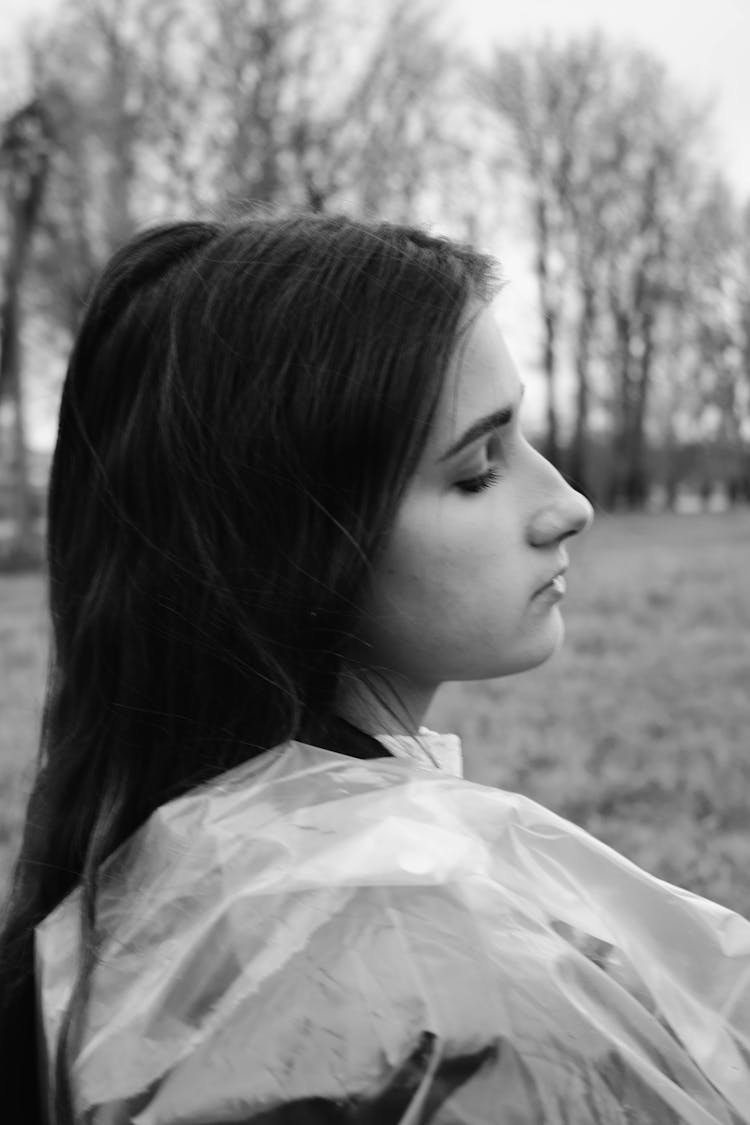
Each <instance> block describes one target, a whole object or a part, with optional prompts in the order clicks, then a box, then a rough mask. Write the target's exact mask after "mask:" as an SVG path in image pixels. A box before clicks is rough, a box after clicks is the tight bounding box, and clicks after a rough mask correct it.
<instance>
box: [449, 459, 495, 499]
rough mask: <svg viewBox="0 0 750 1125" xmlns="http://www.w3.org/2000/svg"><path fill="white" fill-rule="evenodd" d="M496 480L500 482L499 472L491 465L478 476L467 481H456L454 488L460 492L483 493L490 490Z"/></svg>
mask: <svg viewBox="0 0 750 1125" xmlns="http://www.w3.org/2000/svg"><path fill="white" fill-rule="evenodd" d="M498 480H500V470H499V469H498V468H497V466H496V465H492V466H491V467H490V468H489V469H487V471H486V472H485V473H480V475H479V476H476V477H470V478H469V479H468V480H459V481H456V488H457V489H459V491H460V492H467V493H469V494H476V493H477V492H484V490H485V489H486V488H491V487H492V485H493V484H495V483H496V481H498Z"/></svg>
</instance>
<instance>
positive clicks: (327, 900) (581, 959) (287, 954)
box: [43, 743, 750, 1125]
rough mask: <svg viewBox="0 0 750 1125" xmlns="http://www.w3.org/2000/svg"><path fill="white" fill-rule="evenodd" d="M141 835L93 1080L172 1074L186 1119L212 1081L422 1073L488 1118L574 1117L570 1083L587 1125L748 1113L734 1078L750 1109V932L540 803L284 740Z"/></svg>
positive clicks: (103, 987) (209, 1107)
mask: <svg viewBox="0 0 750 1125" xmlns="http://www.w3.org/2000/svg"><path fill="white" fill-rule="evenodd" d="M146 828H147V830H146V833H145V835H144V836H143V837H142V839H141V840H140V844H139V847H138V848H136V849H135V850H134V851H133V853H132V855H131V857H130V858H131V860H132V863H130V864H124V863H122V862H121V863H120V866H119V867H118V866H117V865H114V866H113V867H112V869H111V870H110V871H109V872H108V877H107V878H105V880H104V882H103V897H102V912H101V922H102V924H103V929H104V932H105V934H108V936H107V937H106V938H105V942H104V945H103V948H102V951H101V961H100V965H99V967H98V969H97V972H96V974H95V976H94V997H93V1002H92V1005H91V1020H92V1023H91V1026H90V1033H89V1038H88V1044H87V1047H86V1050H85V1052H84V1055H85V1062H84V1059H83V1058H82V1060H81V1068H82V1069H81V1076H82V1081H83V1078H84V1076H86V1075H87V1076H88V1077H87V1079H86V1081H88V1082H89V1084H90V1085H89V1088H90V1091H91V1096H92V1097H94V1095H95V1096H96V1098H102V1099H103V1098H105V1097H107V1098H109V1099H110V1100H111V1099H112V1098H114V1097H115V1095H116V1096H117V1097H120V1098H121V1099H128V1098H131V1097H134V1096H135V1092H136V1091H140V1092H141V1093H140V1094H139V1095H138V1096H141V1095H142V1092H143V1091H144V1090H145V1089H147V1088H151V1087H153V1098H154V1104H155V1105H157V1104H158V1107H159V1113H156V1109H154V1113H155V1114H156V1118H158V1119H159V1120H165V1121H168V1120H172V1119H174V1120H180V1119H181V1118H180V1116H179V1113H181V1112H182V1111H183V1110H184V1111H185V1112H187V1108H186V1107H189V1106H190V1105H193V1106H194V1105H195V1098H196V1097H198V1096H199V1095H198V1094H197V1091H199V1090H203V1091H204V1093H203V1094H201V1095H200V1097H204V1096H205V1097H206V1098H207V1099H208V1101H206V1102H205V1103H203V1102H201V1112H202V1113H203V1114H204V1118H203V1119H205V1120H209V1119H210V1120H216V1121H219V1120H222V1119H223V1118H222V1116H221V1114H222V1112H224V1111H225V1110H226V1109H227V1106H228V1105H229V1104H230V1102H231V1104H232V1105H237V1104H241V1105H242V1106H243V1113H245V1115H246V1119H247V1120H252V1116H251V1115H252V1114H253V1113H256V1114H257V1113H260V1111H261V1108H262V1107H264V1106H265V1107H268V1106H269V1105H275V1104H281V1102H283V1103H284V1104H287V1103H289V1104H292V1103H294V1102H295V1101H304V1100H305V1099H309V1098H310V1097H311V1096H312V1097H314V1098H317V1099H323V1100H324V1101H325V1100H330V1099H333V1100H334V1101H335V1099H336V1098H339V1099H340V1098H341V1096H342V1090H346V1091H347V1097H349V1098H350V1099H353V1102H356V1100H357V1099H358V1098H359V1099H364V1100H363V1101H362V1104H363V1105H364V1104H366V1102H367V1099H368V1098H370V1099H372V1098H377V1097H381V1096H385V1095H384V1091H388V1090H389V1089H390V1090H391V1093H393V1088H392V1083H393V1082H394V1081H396V1076H398V1075H400V1076H401V1077H400V1078H398V1082H400V1083H401V1087H400V1088H402V1092H403V1089H404V1088H406V1087H408V1081H407V1077H408V1076H409V1075H411V1078H412V1079H415V1076H419V1080H418V1082H416V1085H415V1087H414V1090H415V1091H416V1090H418V1089H421V1090H422V1091H423V1094H424V1096H425V1097H428V1095H427V1094H426V1093H425V1091H432V1093H431V1094H430V1095H429V1097H435V1098H437V1099H438V1101H437V1102H436V1103H435V1104H436V1105H437V1104H438V1102H439V1101H440V1099H439V1098H438V1094H437V1093H436V1091H440V1090H442V1091H443V1095H444V1097H445V1098H447V1097H448V1096H449V1094H448V1091H451V1090H452V1091H453V1093H452V1094H451V1095H450V1096H451V1098H458V1099H459V1101H457V1102H456V1103H455V1104H457V1105H460V1106H462V1107H463V1108H464V1109H466V1112H467V1113H470V1112H475V1113H477V1114H478V1118H479V1119H481V1120H489V1119H492V1115H493V1113H494V1112H495V1107H503V1106H506V1105H507V1106H510V1105H518V1106H521V1107H522V1112H523V1114H525V1116H522V1117H521V1118H519V1119H520V1120H529V1121H535V1120H539V1121H542V1120H545V1121H546V1120H549V1121H555V1120H557V1119H558V1117H559V1114H558V1117H556V1116H555V1113H557V1110H555V1109H554V1107H555V1106H556V1105H557V1104H558V1103H559V1102H560V1101H561V1100H562V1104H564V1105H565V1107H566V1109H567V1111H568V1112H569V1115H570V1112H572V1111H575V1112H574V1114H573V1119H575V1120H576V1121H577V1122H579V1123H580V1125H584V1123H586V1125H588V1123H589V1122H591V1123H592V1125H593V1122H594V1121H596V1122H600V1121H612V1122H620V1121H622V1122H623V1123H624V1122H625V1121H627V1120H632V1114H631V1117H630V1118H628V1117H627V1116H623V1113H624V1110H623V1108H622V1107H623V1106H630V1107H631V1110H632V1112H633V1113H636V1115H637V1117H638V1120H639V1121H642V1122H649V1121H653V1122H659V1125H663V1123H667V1122H672V1121H674V1122H679V1121H682V1120H685V1121H690V1120H693V1119H694V1120H698V1119H701V1118H700V1117H699V1116H696V1114H699V1112H700V1111H699V1110H698V1108H697V1107H699V1106H700V1107H702V1111H703V1112H704V1113H705V1112H713V1111H714V1110H715V1111H716V1112H715V1115H714V1116H713V1117H711V1116H708V1117H705V1116H704V1118H702V1119H705V1120H707V1121H711V1120H715V1121H729V1120H731V1118H730V1117H727V1115H726V1112H725V1110H724V1109H722V1108H721V1107H722V1106H724V1105H725V1104H727V1103H725V1102H724V1100H723V1098H722V1096H721V1095H718V1094H716V1093H715V1091H714V1089H713V1088H714V1087H717V1088H718V1089H719V1090H722V1091H724V1090H727V1091H729V1094H730V1096H733V1097H734V1098H735V1101H734V1102H733V1103H729V1104H735V1105H750V1072H749V1071H748V1067H747V1064H746V1063H744V1062H743V1061H742V1055H741V1050H740V1046H739V1044H740V1043H741V1042H743V1041H745V1040H742V1036H745V1037H746V1040H747V1041H750V1039H748V1038H747V1037H748V1035H749V1034H750V1024H748V1020H747V1016H746V1014H745V1015H743V1012H745V1013H746V1012H747V1011H748V1010H750V1007H748V1005H744V1007H743V1005H742V1004H739V1005H737V1004H735V1005H734V1008H733V1009H732V1012H731V1013H730V1014H728V1015H727V1014H723V1013H725V1012H728V1009H727V1007H726V1004H727V1003H728V1001H729V1000H730V999H731V996H733V995H734V993H735V992H736V988H737V981H738V980H740V979H750V926H748V924H747V923H744V922H743V920H741V919H738V918H737V916H734V915H731V916H730V914H729V912H727V911H723V912H722V908H721V907H716V906H715V905H714V904H705V903H704V900H697V899H694V896H688V895H686V894H685V892H680V891H679V889H678V888H670V887H668V885H666V884H660V883H659V881H658V880H655V879H653V878H652V877H651V876H648V875H647V874H646V873H645V872H641V871H640V869H639V868H637V867H635V866H634V865H632V864H629V863H628V861H627V860H625V859H624V858H623V857H619V856H618V855H617V853H614V852H612V851H611V850H610V849H607V848H606V847H605V846H604V845H602V844H599V843H598V842H597V841H595V840H593V838H592V837H589V836H588V835H587V834H586V833H585V832H583V831H582V830H580V829H578V828H576V826H575V825H571V824H569V823H568V822H567V821H564V820H562V818H559V817H556V816H555V815H554V814H553V813H550V812H548V811H547V810H545V809H542V808H541V807H540V806H538V805H535V804H534V803H533V802H529V801H527V800H526V798H523V797H520V796H518V795H515V794H509V793H504V792H502V791H499V790H493V789H488V788H487V787H484V786H479V785H474V784H472V783H471V782H467V781H464V780H462V779H461V778H458V777H454V776H451V775H449V774H447V773H442V772H441V771H438V770H427V769H425V768H423V766H420V765H418V764H417V763H415V762H413V761H410V760H407V759H397V758H378V759H373V760H360V759H356V758H352V757H350V756H346V755H342V754H337V753H335V752H331V751H329V750H324V749H322V748H319V747H311V746H307V745H303V744H298V743H290V744H288V745H285V746H284V747H282V748H279V751H278V752H277V753H275V754H271V755H270V756H269V757H268V758H267V760H266V761H265V762H260V761H257V762H254V763H247V765H246V766H243V767H239V768H238V769H237V770H234V771H232V772H231V773H230V774H227V775H224V776H223V777H222V778H219V779H216V781H215V782H214V783H211V784H210V785H208V786H204V787H202V789H201V790H197V791H195V792H194V793H192V794H190V795H187V796H186V797H185V798H181V799H180V800H179V801H176V802H172V803H171V804H170V805H168V806H164V807H163V808H162V809H161V810H160V811H159V814H158V815H157V816H155V817H154V818H152V821H151V822H150V825H149V826H146ZM712 911H713V913H712ZM51 939H52V935H51V934H47V944H46V947H45V948H46V950H47V953H48V954H51V956H52V961H50V962H48V964H47V977H46V984H47V986H48V987H47V991H46V996H45V995H44V984H43V1001H46V1009H47V1012H48V1013H51V1012H54V1011H55V1010H59V1007H60V1006H59V1003H57V1002H56V1001H59V999H60V996H59V995H58V996H57V997H55V996H54V987H53V985H54V979H53V978H54V972H53V971H51V966H53V963H54V958H55V957H57V958H58V962H57V964H58V968H59V967H60V961H59V957H60V947H59V945H58V946H57V947H55V946H54V942H53V941H51ZM743 974H744V976H743ZM65 975H66V974H65V972H62V973H61V972H58V976H57V983H58V986H59V985H60V984H61V982H62V978H63V977H64V976H65ZM735 999H736V998H735ZM113 1012H116V1013H117V1018H115V1019H113V1018H112V1013H113ZM707 1019H709V1021H710V1022H711V1024H712V1027H713V1031H712V1035H713V1037H714V1046H713V1047H712V1048H711V1049H710V1050H709V1051H707V1049H706V1041H705V1035H704V1033H703V1031H701V1028H703V1027H705V1026H706V1020H707ZM743 1021H744V1022H743ZM52 1031H53V1029H52ZM249 1060H252V1066H249ZM404 1068H405V1069H404ZM420 1068H422V1069H420ZM218 1074H221V1075H222V1081H221V1083H220V1084H217V1082H216V1080H215V1077H214V1079H213V1080H212V1076H216V1075H218ZM655 1075H656V1076H659V1077H658V1081H657V1079H656V1078H655V1077H654V1076H655ZM665 1075H666V1076H668V1077H664V1076H665ZM459 1079H460V1081H459ZM404 1083H406V1087H404V1085H403V1084H404ZM154 1084H156V1085H154ZM397 1084H398V1083H397ZM459 1087H460V1095H459ZM280 1091H283V1098H282V1097H281V1094H280ZM414 1096H415V1097H416V1096H417V1094H416V1093H414ZM745 1097H747V1100H746V1101H742V1100H740V1099H741V1098H745ZM232 1098H234V1099H235V1100H234V1101H231V1099H232ZM503 1098H509V1099H510V1100H509V1101H503V1100H502V1099H503ZM159 1099H161V1100H159ZM164 1099H166V1100H164ZM191 1099H192V1101H191ZM280 1099H281V1101H280ZM514 1099H515V1100H514ZM428 1100H429V1098H428ZM691 1102H692V1103H694V1107H695V1108H694V1110H691V1111H690V1112H692V1113H693V1117H692V1118H691V1117H690V1116H689V1115H688V1114H687V1113H686V1115H685V1116H684V1117H682V1116H680V1112H679V1107H680V1106H681V1105H682V1106H689V1105H690V1104H691ZM92 1104H95V1103H92ZM123 1104H126V1103H123ZM375 1104H377V1103H375ZM451 1104H454V1103H453V1102H451ZM166 1107H171V1108H169V1110H168V1108H166ZM175 1107H176V1108H175ZM180 1107H182V1108H181V1109H180ZM222 1107H223V1108H222ZM472 1107H473V1108H472ZM477 1107H479V1109H477ZM592 1107H594V1108H592ZM596 1107H599V1108H598V1109H597V1108H596ZM707 1107H708V1108H707ZM308 1108H309V1107H308ZM162 1109H163V1111H164V1112H163V1113H162ZM178 1110H179V1112H178ZM173 1111H174V1114H175V1116H174V1118H170V1116H169V1113H170V1112H173ZM600 1111H601V1112H600ZM722 1114H723V1116H722ZM300 1119H301V1120H302V1119H303V1118H300ZM377 1119H378V1120H379V1119H380V1118H377ZM385 1119H386V1118H385V1117H384V1118H383V1120H385ZM559 1119H560V1120H562V1118H561V1117H559ZM258 1120H260V1118H259V1119H258ZM263 1120H266V1119H265V1118H264V1119H263ZM268 1120H269V1121H271V1120H273V1118H268ZM284 1120H286V1118H285V1119H284ZM289 1120H294V1118H293V1117H290V1118H289ZM304 1120H308V1119H307V1118H304ZM309 1120H311V1121H314V1120H316V1119H315V1118H314V1117H310V1118H309ZM342 1120H343V1118H342ZM352 1120H357V1119H356V1118H352ZM393 1120H398V1118H393ZM425 1120H429V1118H425ZM441 1120H442V1119H441V1117H440V1116H439V1115H438V1116H436V1117H435V1118H434V1121H435V1122H436V1123H437V1122H439V1121H441ZM446 1120H448V1119H447V1118H446ZM736 1120H739V1121H741V1120H742V1118H741V1117H737V1118H736Z"/></svg>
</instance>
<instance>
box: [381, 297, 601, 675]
mask: <svg viewBox="0 0 750 1125" xmlns="http://www.w3.org/2000/svg"><path fill="white" fill-rule="evenodd" d="M459 353H460V354H459V356H458V358H457V359H456V361H455V363H454V365H453V369H452V371H451V372H450V373H449V376H448V379H447V382H446V387H445V389H444V392H443V395H442V400H441V403H440V405H439V408H438V413H437V417H436V421H435V425H434V426H433V432H432V434H431V437H430V439H429V441H428V444H427V447H426V449H425V451H424V455H423V457H422V459H421V462H420V464H419V467H418V469H417V472H416V474H415V476H414V478H413V479H412V482H411V484H410V486H409V488H408V491H407V493H406V495H405V497H404V499H403V502H402V504H401V507H400V510H399V512H398V515H397V519H396V522H395V526H394V528H393V531H392V534H391V537H390V539H389V541H388V543H387V545H386V548H385V550H384V553H383V554H382V556H381V558H380V559H379V561H378V564H377V566H376V569H375V574H374V580H373V582H372V586H371V589H370V594H369V599H368V601H367V603H366V605H365V607H364V608H365V610H366V613H365V622H364V626H363V634H364V635H363V639H364V640H365V641H366V643H367V646H368V648H367V663H368V664H369V665H370V666H371V667H379V668H381V669H383V671H384V672H386V674H387V673H394V674H395V677H394V679H395V681H397V682H398V683H399V684H400V685H401V688H402V689H403V687H404V685H406V687H407V690H408V688H409V686H411V687H413V688H414V689H416V690H422V691H426V692H429V691H433V690H434V689H435V687H437V686H438V685H439V684H440V683H442V682H443V681H448V680H480V679H489V678H493V677H496V676H505V675H509V674H511V673H514V672H521V671H523V670H524V669H527V668H532V667H534V666H535V665H537V664H540V663H541V662H542V661H544V660H546V659H547V658H548V657H549V656H550V655H551V654H552V653H553V652H554V651H555V649H556V648H557V647H558V646H559V644H560V642H561V640H562V637H563V622H562V618H561V616H560V608H559V604H560V600H561V598H562V594H563V591H564V582H563V581H560V580H558V582H557V583H556V584H555V585H553V586H551V585H550V582H551V580H552V579H553V578H554V577H555V575H559V574H560V573H561V572H562V571H564V570H565V568H566V567H567V565H568V555H567V552H566V549H565V546H564V542H565V540H566V539H567V538H568V537H569V536H571V535H575V534H577V533H578V532H580V531H583V530H584V529H585V528H587V527H588V525H589V524H590V522H591V519H592V509H591V505H590V504H589V502H588V501H587V500H586V499H585V498H584V497H583V496H582V495H581V494H580V493H578V492H576V491H574V489H572V488H571V487H570V486H569V485H568V484H566V482H565V481H564V480H563V478H562V477H561V476H560V474H559V473H558V472H557V470H556V469H555V468H553V466H552V465H551V464H550V463H549V462H548V461H546V460H545V459H544V457H542V456H541V454H539V453H537V452H536V450H534V449H533V448H532V447H531V446H530V445H529V444H528V443H527V442H526V440H525V439H524V437H523V434H522V432H521V429H520V426H519V408H520V402H521V393H522V387H521V384H520V382H519V378H518V374H517V371H516V368H515V365H514V363H513V360H512V359H511V357H510V354H509V352H508V350H507V348H506V346H505V341H504V340H503V337H502V334H501V332H500V329H499V328H498V326H497V324H496V322H495V320H494V318H493V315H492V313H491V312H490V311H489V310H487V309H483V311H481V312H480V314H479V315H478V317H477V318H476V319H475V320H474V322H473V326H472V327H471V328H470V330H469V332H468V334H467V336H466V339H465V341H464V345H463V346H462V347H461V348H460V349H459Z"/></svg>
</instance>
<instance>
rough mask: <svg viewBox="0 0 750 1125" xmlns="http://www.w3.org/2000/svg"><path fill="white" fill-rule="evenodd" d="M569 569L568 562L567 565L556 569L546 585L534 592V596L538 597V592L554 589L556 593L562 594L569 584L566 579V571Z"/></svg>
mask: <svg viewBox="0 0 750 1125" xmlns="http://www.w3.org/2000/svg"><path fill="white" fill-rule="evenodd" d="M567 569H568V564H567V563H566V564H565V566H562V567H560V569H559V570H557V571H555V573H554V574H553V575H552V577H551V578H548V579H547V581H546V582H545V583H544V585H543V586H540V587H539V589H538V590H536V591H535V592H534V597H536V596H537V594H543V593H545V592H546V591H547V590H549V591H550V592H552V591H554V592H555V593H556V594H559V595H560V596H562V595H563V594H564V593H565V591H566V590H567V588H568V584H567V582H566V581H565V572H566V570H567Z"/></svg>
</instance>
